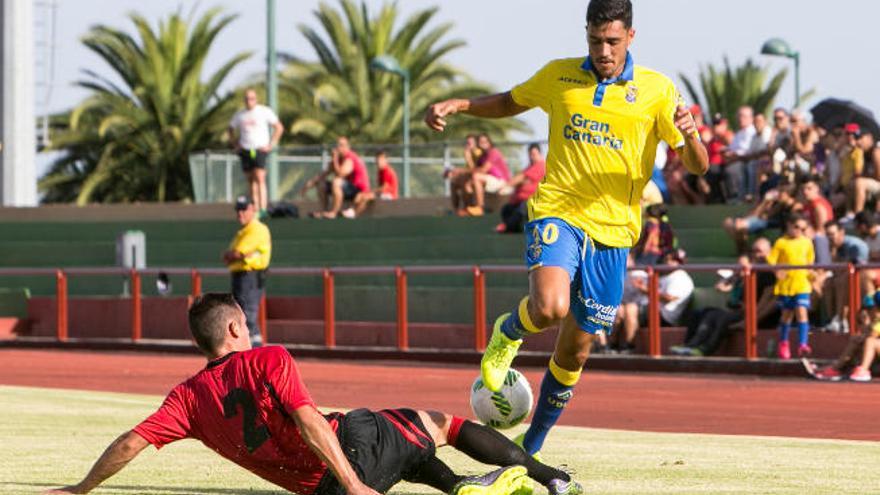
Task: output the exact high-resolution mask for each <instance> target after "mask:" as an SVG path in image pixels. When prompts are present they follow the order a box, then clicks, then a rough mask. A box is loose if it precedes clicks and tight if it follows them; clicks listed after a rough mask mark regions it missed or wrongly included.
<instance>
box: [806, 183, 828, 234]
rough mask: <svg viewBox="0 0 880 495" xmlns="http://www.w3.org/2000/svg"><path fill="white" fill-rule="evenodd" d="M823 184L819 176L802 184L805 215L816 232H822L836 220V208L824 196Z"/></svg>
mask: <svg viewBox="0 0 880 495" xmlns="http://www.w3.org/2000/svg"><path fill="white" fill-rule="evenodd" d="M821 183H822V179H821V177H817V176H810V177H808V178H807V179H806V180H804V182H803V183H801V195H802V196H803V198H804V203H803V213H804V216H805V217H806V218H807V222H809V223H810V225H811V226H812V227H813V229H814V230H815V231H816V232H822V231H823V229H824V227H825V225H826V224H827V223H828V222H829V221H831V220H834V208H832V207H831V202H830V201H828V200H827V199H825V196H824V195H823V194H822V189H821Z"/></svg>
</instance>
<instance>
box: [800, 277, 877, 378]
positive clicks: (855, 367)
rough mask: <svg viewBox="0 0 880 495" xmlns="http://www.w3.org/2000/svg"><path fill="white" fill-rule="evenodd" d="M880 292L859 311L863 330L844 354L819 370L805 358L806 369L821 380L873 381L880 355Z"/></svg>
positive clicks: (848, 343)
mask: <svg viewBox="0 0 880 495" xmlns="http://www.w3.org/2000/svg"><path fill="white" fill-rule="evenodd" d="M878 306H880V293H875V294H874V295H873V296H866V297H865V300H864V301H863V303H862V311H861V312H860V314H859V317H860V318H859V320H860V321H859V323H860V326H861V327H862V332H861V333H860V334H858V335H854V336H851V337H850V339H849V342H847V345H846V347H845V348H844V349H843V352H841V353H840V356H838V358H837V359H836V360H834V362H833V363H831V365H829V366H826V367H824V368H821V369H819V368H818V367H817V366H816V364H815V363H813V362H812V361H810V360H808V359H806V358H805V359H802V360H801V362H803V364H804V368H805V369H806V370H807V373H809V374H810V376H812V377H814V378H816V379H817V380H822V381H829V382H839V381H841V380H843V377H845V376H849V379H850V380H853V381H857V382H869V381H871V364H872V363H873V361H874V358H875V357H876V356H877V354H880V317H878V313H877V308H878Z"/></svg>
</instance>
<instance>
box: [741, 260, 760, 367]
mask: <svg viewBox="0 0 880 495" xmlns="http://www.w3.org/2000/svg"><path fill="white" fill-rule="evenodd" d="M755 280H756V277H755V272H754V271H753V270H752V268H751V267H750V266H747V267H745V268H744V269H743V289H744V290H743V309H744V313H745V318H746V321H745V341H746V359H755V358H757V357H758V314H757V308H756V307H755V305H756V304H757V299H756V294H755V292H756V289H757V286H756V284H755Z"/></svg>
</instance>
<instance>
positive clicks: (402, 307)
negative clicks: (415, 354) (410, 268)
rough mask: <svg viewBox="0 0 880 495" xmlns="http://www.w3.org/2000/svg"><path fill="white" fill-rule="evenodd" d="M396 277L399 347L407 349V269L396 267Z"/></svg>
mask: <svg viewBox="0 0 880 495" xmlns="http://www.w3.org/2000/svg"><path fill="white" fill-rule="evenodd" d="M394 278H395V280H396V282H397V348H398V349H400V350H402V351H406V350H408V349H409V322H408V321H407V320H408V314H407V313H408V307H407V304H408V303H407V283H406V271H404V270H403V268H401V267H399V266H398V267H395V268H394Z"/></svg>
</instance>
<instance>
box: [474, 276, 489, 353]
mask: <svg viewBox="0 0 880 495" xmlns="http://www.w3.org/2000/svg"><path fill="white" fill-rule="evenodd" d="M474 349H476V350H477V351H478V352H483V351H485V350H486V272H484V271H483V270H481V269H480V267H479V266H474Z"/></svg>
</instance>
